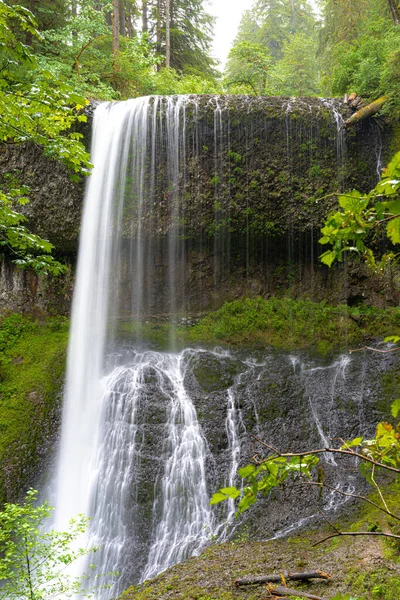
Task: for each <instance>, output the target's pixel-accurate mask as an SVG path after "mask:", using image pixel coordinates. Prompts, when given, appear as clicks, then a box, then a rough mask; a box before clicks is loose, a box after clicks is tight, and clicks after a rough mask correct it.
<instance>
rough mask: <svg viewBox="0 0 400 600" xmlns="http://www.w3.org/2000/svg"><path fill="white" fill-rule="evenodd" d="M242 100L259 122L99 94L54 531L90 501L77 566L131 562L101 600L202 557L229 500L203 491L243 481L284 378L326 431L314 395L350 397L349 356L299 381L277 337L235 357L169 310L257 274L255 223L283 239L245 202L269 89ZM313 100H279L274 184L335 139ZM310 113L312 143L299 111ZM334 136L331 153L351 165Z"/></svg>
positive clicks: (116, 567)
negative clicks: (278, 172) (188, 332)
mask: <svg viewBox="0 0 400 600" xmlns="http://www.w3.org/2000/svg"><path fill="white" fill-rule="evenodd" d="M241 102H242V103H243V104H244V106H245V108H246V110H245V113H244V115H245V116H244V119H245V120H247V121H248V122H250V121H251V119H253V120H254V124H253V125H252V126H251V127H250V128H248V127H247V126H246V123H245V124H244V125H242V124H241V123H240V122H238V119H237V115H236V116H235V114H234V111H233V110H232V108H231V105H230V100H229V98H228V99H224V98H222V97H221V98H215V97H211V98H208V99H207V103H206V105H205V108H204V105H203V106H202V110H205V114H203V115H200V112H201V111H200V107H199V99H198V98H196V97H183V96H179V97H170V98H157V97H155V98H140V99H136V100H129V101H126V102H120V103H105V104H102V105H100V106H99V107H98V108H97V109H96V111H95V117H94V123H93V140H92V161H93V164H94V169H93V173H92V175H91V177H90V179H89V182H88V185H87V190H86V199H85V206H84V215H83V222H82V230H81V241H80V249H79V260H78V268H77V278H76V287H75V294H74V301H73V311H72V328H71V336H70V344H69V351H68V370H67V381H66V389H65V399H64V408H63V417H62V432H61V440H60V446H59V459H58V466H57V474H56V477H55V484H54V488H55V499H56V500H55V515H56V523H55V527H56V528H57V529H60V530H63V529H65V528H66V525H67V522H68V520H69V519H70V518H71V517H74V516H75V515H77V514H78V513H84V514H86V515H87V516H89V517H90V518H91V524H90V528H89V531H88V534H87V539H86V540H85V542H86V543H87V544H88V545H89V546H98V547H99V549H98V551H97V552H96V553H95V555H93V556H90V557H89V559H88V563H86V565H85V564H83V563H81V564H79V565H78V566H77V568H76V574H77V575H80V574H81V573H82V572H83V571H84V570H85V568H87V564H89V563H95V564H96V565H97V569H98V572H99V573H101V574H107V573H109V572H112V571H119V572H120V573H121V576H120V577H117V578H116V579H115V583H114V584H113V585H112V586H111V587H110V588H106V589H103V590H101V591H99V593H98V594H97V596H96V597H98V598H99V599H101V600H108V599H109V598H111V597H114V596H116V595H118V594H119V593H121V592H122V591H123V589H124V588H125V587H126V586H127V585H128V584H130V583H133V582H137V581H141V580H143V579H146V578H150V577H153V576H155V575H156V574H157V573H159V572H160V571H162V570H164V569H166V568H167V567H168V566H170V565H172V564H175V563H176V562H179V561H181V560H183V559H185V558H187V557H189V556H191V555H193V554H196V553H198V552H200V551H201V550H202V548H204V546H205V545H206V544H207V543H208V541H209V540H210V538H211V537H212V536H215V535H218V539H223V538H224V533H223V532H224V528H225V525H226V523H227V522H229V521H231V520H232V517H233V513H234V506H233V503H232V502H230V503H229V504H228V503H226V506H220V507H218V508H217V509H216V510H214V509H213V510H212V509H211V507H210V505H209V497H210V495H211V493H212V492H213V491H215V490H216V489H217V488H218V486H221V485H223V484H224V483H225V484H227V485H235V484H236V485H237V484H238V481H237V477H236V471H237V467H238V466H240V464H243V463H242V461H243V460H248V456H249V452H248V453H247V455H245V454H244V452H243V448H244V447H245V446H246V444H247V445H248V444H249V442H248V441H246V432H247V431H250V430H253V431H255V432H256V433H257V435H262V434H263V433H264V434H265V432H268V434H270V432H271V431H272V429H271V428H270V427H269V426H268V423H269V422H271V421H272V420H274V419H278V420H279V419H281V418H283V417H282V416H281V415H282V414H283V412H282V410H281V407H280V406H278V405H279V403H283V400H282V399H281V396H282V393H281V392H280V391H279V394H280V395H279V397H278V391H277V390H281V389H285V394H287V389H286V387H287V385H288V384H287V381H290V378H291V377H292V376H294V377H297V379H299V380H300V384H299V381H298V380H296V384H295V386H294V390H295V391H293V392H292V395H291V396H290V394H289V395H288V398H290V399H291V400H293V402H294V401H295V400H294V399H296V394H297V393H298V389H299V388H302V389H303V390H304V398H306V399H307V400H306V406H307V407H308V408H307V410H304V414H307V415H308V417H307V418H308V420H309V421H310V422H311V423H312V429H314V426H316V427H317V429H318V432H319V435H320V436H321V438H323V436H325V435H326V436H332V435H334V434H335V433H337V431H338V429H339V424H338V422H337V420H335V418H334V417H333V416H332V418H331V420H329V422H328V423H326V422H323V417H322V416H321V415H320V412H319V411H320V410H323V409H322V408H321V406H320V405H317V404H315V402H316V400H315V399H316V398H317V396H318V395H319V396H320V397H321V398H322V400H323V403H325V404H330V406H331V408H332V415H333V413H334V408H335V407H334V404H335V401H336V400H335V395H336V394H337V393H339V394H344V395H345V394H346V390H345V389H344V386H342V383H343V382H344V380H345V371H346V368H347V366H346V365H347V363H345V362H343V361H342V362H340V364H338V363H337V362H334V363H333V364H332V365H331V366H330V367H329V369H330V371H329V369H328V368H325V367H324V368H325V375H326V373H327V372H328V371H329V373H331V374H333V375H332V376H331V375H330V376H329V377H328V378H326V377H325V376H324V377H323V378H319V374H320V371H318V368H319V367H314V366H312V367H308V366H303V367H301V369H300V376H299V374H298V373H297V374H296V373H295V374H294V375H293V374H291V372H290V369H289V370H288V371H287V372H286V374H285V377H284V379H279V377H280V376H279V377H278V376H277V381H278V383H276V382H275V380H274V379H273V378H274V377H275V375H274V369H278V367H279V370H280V371H282V369H283V370H284V369H286V368H287V365H286V366H285V364H286V363H287V361H286V363H285V361H283V360H282V359H281V357H276V356H275V355H274V354H273V353H272V352H271V351H269V350H266V351H265V353H264V354H263V355H262V356H261V357H260V356H255V357H253V356H245V357H243V356H239V355H236V354H235V353H233V352H232V353H227V352H225V351H222V350H220V349H215V350H213V351H210V350H204V349H201V348H196V349H184V350H182V349H181V348H180V347H179V344H180V342H179V336H178V334H177V329H176V324H177V322H179V321H180V320H181V319H182V318H185V315H188V314H189V315H190V314H191V311H192V312H199V311H202V310H204V309H205V308H206V309H210V307H212V306H213V302H214V297H215V290H216V289H217V288H219V287H220V286H222V287H223V286H225V287H223V290H228V289H229V286H230V282H229V278H230V273H231V272H233V271H234V270H235V269H236V270H237V269H241V272H242V273H243V278H244V280H245V285H246V286H247V285H249V286H250V284H251V281H250V273H251V255H252V252H251V244H252V243H253V241H254V239H255V238H254V236H255V235H256V234H257V235H259V236H260V239H261V242H260V244H261V245H260V246H258V248H259V249H261V250H260V252H261V253H262V254H263V255H265V257H266V258H267V259H268V258H269V251H270V247H272V246H273V244H271V246H269V245H268V244H269V242H268V240H269V237H268V236H269V235H270V234H271V232H273V230H274V227H275V224H274V223H273V222H272V217H271V214H273V211H274V210H275V211H276V210H277V209H276V207H275V204H274V202H275V197H274V196H273V195H272V196H271V198H272V200H271V201H270V204H269V205H268V207H267V210H266V216H265V215H264V216H265V219H266V220H263V219H264V216H263V215H261V213H259V212H257V210H258V209H257V206H256V207H254V206H253V204H252V203H253V202H254V197H255V194H256V190H257V185H258V181H259V180H261V178H262V177H263V175H262V174H260V172H259V171H257V169H256V167H255V166H254V164H255V163H254V164H253V161H255V158H254V157H257V156H258V154H260V156H262V157H263V159H265V161H267V160H268V158H269V156H270V147H269V143H270V141H269V138H268V136H269V135H270V132H271V131H272V129H271V128H272V126H273V125H274V119H275V117H274V116H272V117H271V116H268V115H269V114H270V113H269V111H270V109H271V107H274V106H275V105H274V102H276V100H274V99H272V100H269V99H264V100H263V99H254V101H253V100H251V101H250V100H249V99H248V98H244V99H242V100H241ZM253 102H254V104H253ZM314 102H315V107H314V108H315V110H314V108H313V107H311V108H310V106H308V105H306V104H305V103H304V101H300V100H298V101H296V102H294V101H292V100H290V101H288V100H286V101H284V103H283V109H282V111H283V115H284V117H283V120H284V125H283V128H282V131H281V134H282V136H283V139H284V141H285V139H286V142H287V146H286V144H285V143H284V144H283V153H282V156H281V157H279V159H280V160H282V162H283V164H284V169H286V170H285V171H284V172H283V176H282V177H281V179H285V178H286V174H287V169H288V168H289V166H290V165H291V164H293V168H295V167H296V165H297V163H298V162H299V167H298V168H299V169H300V170H301V169H303V167H304V164H307V165H308V166H307V168H309V167H310V165H311V162H310V161H312V160H314V158H315V156H317V157H318V156H319V155H318V152H319V151H320V153H321V155H322V154H324V155H325V154H326V152H327V145H326V143H325V142H324V143H321V144H320V146H321V147H320V148H319V147H318V144H319V141H318V139H317V137H318V136H317V135H316V127H315V123H314V120H315V119H316V118H317V115H318V113H319V111H320V110H322V109H323V108H325V110H326V107H327V104H326V103H324V102H323V101H317V100H315V101H314ZM329 106H330V105H329ZM329 106H328V108H329ZM331 108H332V111H333V112H332V119H333V120H334V122H335V123H338V120H337V118H338V117H337V112H335V111H336V109H335V110H333V108H334V105H333V104H332V107H331ZM303 109H304V110H305V112H306V114H307V115H308V117H307V118H308V119H309V131H311V132H312V142H313V147H312V152H311V150H310V149H308V148H306V149H304V145H305V142H304V131H303V129H302V127H301V125H299V124H298V121H299V120H298V119H297V118H296V115H295V110H303ZM253 111H256V112H255V113H254V114H253ZM257 111H258V112H257ZM292 116H293V119H294V120H293V122H292V121H291V118H292ZM247 121H246V122H247ZM251 122H252V123H253V121H251ZM233 128H236V129H235V132H236V133H235V139H236V140H239V142H240V144H239V146H235V144H234V136H233V135H232V131H233ZM338 139H339V138H338V137H337V136H334V140H333V144H332V148H331V151H332V156H334V157H337V158H338V159H339V158H340V160H342V159H343V156H344V153H343V152H342V150H341V146H340V144H342V141H340V144H339V141H338ZM339 151H340V152H339ZM296 152H298V153H300V154H299V156H300V157H301V160H300V159H299V160H297V159H296V156H295V153H296ZM273 158H274V160H276V157H273ZM301 161H303V162H301ZM304 161H305V162H304ZM307 161H308V162H307ZM289 163H290V164H289ZM335 168H336V167H335ZM272 174H273V169H269V171H268V173H267V177H271V176H272ZM301 176H302V175H301ZM251 177H252V178H253V179H251ZM297 177H300V175H299V173H297ZM257 178H258V179H257ZM285 181H286V179H285ZM206 184H207V186H208V188H207V189H208V192H207V193H206V192H205V189H204V186H205V185H206ZM240 185H242V186H243V189H242V188H240V187H239V186H240ZM242 197H243V198H244V204H243V205H241V204H240V202H241V200H240V199H241V198H242ZM267 200H268V199H267ZM262 202H263V203H264V199H263V200H262ZM243 207H245V210H242V208H243ZM278 212H279V207H278ZM242 213H244V214H242ZM235 224H236V225H237V227H238V229H237V231H236V233H235V235H236V242H237V239H239V238H240V239H244V240H245V242H244V244H245V249H244V252H242V256H241V250H240V245H238V244H236V245H235V244H233V238H234V235H233V233H232V227H233V225H235ZM291 227H292V224H291ZM231 237H232V239H231ZM254 243H255V242H254ZM253 249H254V248H253ZM292 252H293V248H292V246H291V249H290V252H289V257H291V256H292ZM210 254H211V255H212V260H211V261H209V262H207V260H206V259H205V256H209V255H210ZM238 257H239V258H238ZM191 261H192V262H191ZM234 261H236V262H234ZM238 261H239V262H238ZM240 261H242V262H240ZM210 265H211V267H210ZM272 267H273V265H272ZM269 272H270V271H268V273H269ZM210 282H212V283H210ZM222 295H223V294H222ZM148 321H152V322H155V323H156V325H157V324H161V325H163V326H166V327H167V328H168V335H167V344H166V345H167V348H166V350H165V351H161V350H160V347H156V349H154V346H152V345H151V344H150V341H149V340H148V339H146V331H147V330H146V327H147V325H148ZM296 360H297V359H296ZM298 360H300V359H298ZM300 362H301V361H300ZM296 364H297V363H296ZM301 364H303V363H301ZM282 365H283V366H282ZM296 368H297V367H296ZM220 371H221V372H224V375H223V376H222V375H220ZM295 371H296V369H295ZM231 372H232V373H233V374H232V375H229V373H231ZM213 373H214V375H212V374H213ZM204 374H205V375H204ZM204 379H205V382H204V381H203V380H204ZM326 381H328V385H326ZM312 382H314V383H312ZM315 382H318V383H317V384H315ZM338 389H339V392H338ZM260 398H261V400H260ZM285 410H286V409H285ZM362 412H363V411H362V410H361V409H360V410H359V414H362ZM266 424H267V425H266ZM284 427H286V428H287V427H289V425H285V426H284ZM326 427H327V429H326ZM246 456H247V458H246ZM221 532H222V533H221ZM101 582H102V583H108V582H109V579H108V578H107V576H106V577H105V578H104V581H103V580H102V581H101Z"/></svg>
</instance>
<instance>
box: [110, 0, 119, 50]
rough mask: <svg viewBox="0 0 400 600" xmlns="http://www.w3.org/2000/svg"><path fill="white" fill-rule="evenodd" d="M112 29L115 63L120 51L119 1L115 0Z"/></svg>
mask: <svg viewBox="0 0 400 600" xmlns="http://www.w3.org/2000/svg"><path fill="white" fill-rule="evenodd" d="M111 27H112V52H113V61H115V59H116V58H117V56H118V50H119V0H113V12H112V20H111Z"/></svg>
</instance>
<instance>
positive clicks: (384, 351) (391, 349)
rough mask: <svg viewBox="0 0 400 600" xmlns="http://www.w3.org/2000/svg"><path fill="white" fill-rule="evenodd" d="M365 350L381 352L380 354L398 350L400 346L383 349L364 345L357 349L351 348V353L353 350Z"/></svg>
mask: <svg viewBox="0 0 400 600" xmlns="http://www.w3.org/2000/svg"><path fill="white" fill-rule="evenodd" d="M364 350H370V351H371V352H380V354H388V353H389V352H397V350H400V347H398V348H388V349H387V350H381V349H380V348H371V346H363V347H362V348H356V349H355V350H349V354H353V352H363V351H364Z"/></svg>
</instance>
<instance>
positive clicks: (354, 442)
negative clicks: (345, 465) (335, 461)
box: [342, 437, 364, 450]
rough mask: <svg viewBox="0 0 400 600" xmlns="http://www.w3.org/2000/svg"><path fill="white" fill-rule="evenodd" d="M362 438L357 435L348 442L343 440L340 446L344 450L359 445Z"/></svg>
mask: <svg viewBox="0 0 400 600" xmlns="http://www.w3.org/2000/svg"><path fill="white" fill-rule="evenodd" d="M363 439H364V438H362V437H357V438H354V439H353V440H349V441H348V442H345V443H344V444H343V446H342V449H343V450H345V449H346V448H354V446H359V445H360V444H361V443H362V441H363Z"/></svg>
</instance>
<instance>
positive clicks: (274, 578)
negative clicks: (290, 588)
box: [235, 571, 332, 587]
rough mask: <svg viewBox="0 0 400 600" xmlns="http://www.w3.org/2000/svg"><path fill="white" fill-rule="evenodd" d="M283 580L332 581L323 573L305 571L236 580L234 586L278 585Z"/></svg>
mask: <svg viewBox="0 0 400 600" xmlns="http://www.w3.org/2000/svg"><path fill="white" fill-rule="evenodd" d="M282 576H283V578H284V579H287V580H290V579H291V580H292V581H308V580H310V579H332V575H329V573H324V572H323V571H308V572H307V571H306V572H303V573H282V574H279V575H275V574H274V575H262V576H260V577H244V578H243V579H236V581H235V586H236V587H241V586H244V585H261V584H263V583H280V582H281V581H282Z"/></svg>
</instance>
